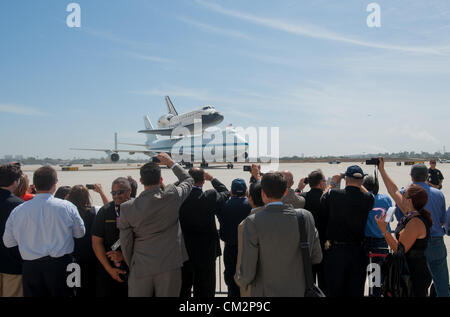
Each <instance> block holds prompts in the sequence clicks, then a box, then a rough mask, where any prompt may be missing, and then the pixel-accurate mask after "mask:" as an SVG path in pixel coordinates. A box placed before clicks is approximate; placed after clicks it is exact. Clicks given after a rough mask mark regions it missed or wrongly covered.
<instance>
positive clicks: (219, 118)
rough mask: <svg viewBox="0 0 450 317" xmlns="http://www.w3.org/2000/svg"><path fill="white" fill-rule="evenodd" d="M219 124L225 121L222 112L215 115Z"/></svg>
mask: <svg viewBox="0 0 450 317" xmlns="http://www.w3.org/2000/svg"><path fill="white" fill-rule="evenodd" d="M215 116H216V120H217V123H221V122H222V121H223V115H222V114H221V113H220V112H216V113H215Z"/></svg>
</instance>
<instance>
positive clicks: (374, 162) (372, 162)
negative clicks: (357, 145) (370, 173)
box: [366, 158, 380, 166]
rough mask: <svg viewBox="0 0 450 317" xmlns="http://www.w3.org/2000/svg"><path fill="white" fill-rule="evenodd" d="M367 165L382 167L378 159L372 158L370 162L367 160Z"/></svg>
mask: <svg viewBox="0 0 450 317" xmlns="http://www.w3.org/2000/svg"><path fill="white" fill-rule="evenodd" d="M366 165H376V166H378V165H380V160H379V159H378V158H371V159H370V160H366Z"/></svg>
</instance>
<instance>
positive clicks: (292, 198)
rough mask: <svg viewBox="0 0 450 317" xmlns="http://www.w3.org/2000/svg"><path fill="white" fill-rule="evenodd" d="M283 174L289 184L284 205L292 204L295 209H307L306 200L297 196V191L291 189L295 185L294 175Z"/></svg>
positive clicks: (285, 172)
mask: <svg viewBox="0 0 450 317" xmlns="http://www.w3.org/2000/svg"><path fill="white" fill-rule="evenodd" d="M281 174H283V175H284V178H285V179H286V182H287V188H288V189H287V194H286V196H284V197H283V200H282V201H283V203H284V204H290V205H292V206H293V207H294V208H295V209H297V208H305V198H304V197H302V196H300V195H297V194H296V193H295V190H293V189H292V188H291V187H292V186H293V185H294V175H292V173H291V172H290V171H283V172H281Z"/></svg>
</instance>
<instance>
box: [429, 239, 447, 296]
mask: <svg viewBox="0 0 450 317" xmlns="http://www.w3.org/2000/svg"><path fill="white" fill-rule="evenodd" d="M425 256H426V258H427V262H428V265H429V266H430V271H431V275H432V277H433V283H434V288H435V290H436V295H437V297H449V292H448V283H449V277H448V267H447V249H446V248H445V244H444V239H443V238H442V237H434V238H430V240H429V241H428V246H427V249H426V250H425Z"/></svg>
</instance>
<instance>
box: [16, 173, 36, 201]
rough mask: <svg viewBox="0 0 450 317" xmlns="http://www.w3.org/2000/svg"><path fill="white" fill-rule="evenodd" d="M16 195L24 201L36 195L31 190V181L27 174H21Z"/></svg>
mask: <svg viewBox="0 0 450 317" xmlns="http://www.w3.org/2000/svg"><path fill="white" fill-rule="evenodd" d="M14 195H15V196H17V197H19V198H20V199H22V200H23V201H28V200H30V199H32V198H33V197H34V195H33V194H31V192H30V181H29V179H28V176H27V175H26V174H22V176H20V180H19V186H17V188H16V190H15V191H14Z"/></svg>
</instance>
